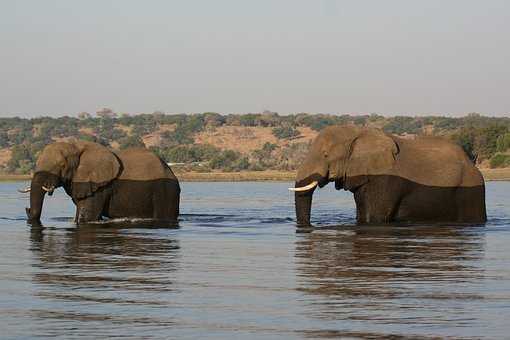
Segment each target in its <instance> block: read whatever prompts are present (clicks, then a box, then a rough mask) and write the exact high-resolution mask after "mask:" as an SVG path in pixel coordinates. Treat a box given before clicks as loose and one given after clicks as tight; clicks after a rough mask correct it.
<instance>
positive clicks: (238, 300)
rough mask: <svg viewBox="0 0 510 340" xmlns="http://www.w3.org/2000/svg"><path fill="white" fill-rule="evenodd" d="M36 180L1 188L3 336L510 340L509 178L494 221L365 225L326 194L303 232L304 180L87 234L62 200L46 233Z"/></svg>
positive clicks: (254, 187) (218, 186)
mask: <svg viewBox="0 0 510 340" xmlns="http://www.w3.org/2000/svg"><path fill="white" fill-rule="evenodd" d="M24 184H25V183H0V202H1V204H0V233H1V234H0V331H1V336H2V337H7V338H26V337H34V336H41V337H44V338H46V337H52V338H53V337H60V338H65V339H68V338H103V337H105V336H123V337H127V338H130V337H132V338H140V337H157V338H180V339H194V338H204V337H210V338H217V339H225V338H250V339H251V338H268V339H278V338H283V339H289V338H337V337H341V336H344V337H351V338H384V337H393V338H395V337H399V336H405V337H421V338H427V337H455V338H507V337H508V336H509V334H510V322H509V320H510V204H509V203H510V182H498V183H496V182H492V183H488V185H487V207H488V215H489V223H488V224H487V225H486V226H485V227H480V226H463V227H460V226H442V227H438V226H419V227H418V226H413V227H402V226H399V227H397V226H393V227H356V226H354V225H353V224H354V203H353V200H352V197H351V194H350V193H348V192H338V191H335V190H334V189H333V188H332V186H329V187H326V188H324V189H321V190H320V192H318V193H317V194H316V195H315V198H314V199H315V201H314V209H313V216H314V219H315V222H316V223H317V224H318V225H319V226H320V227H321V228H320V229H318V230H316V231H314V232H311V233H296V231H295V226H294V223H293V218H294V207H293V196H292V194H291V193H290V192H288V191H287V187H288V186H290V185H291V184H290V183H182V193H183V194H182V204H181V208H182V210H181V211H182V213H183V215H182V217H181V222H180V228H179V229H164V228H150V223H141V222H137V221H133V222H129V221H124V222H122V221H119V222H117V223H114V224H105V225H93V226H85V227H79V228H77V227H75V225H73V223H72V222H71V219H72V216H73V215H74V206H73V204H72V202H71V201H70V199H69V198H68V197H67V196H66V195H65V193H63V192H62V191H60V190H59V191H58V192H56V193H55V195H54V196H53V198H49V199H47V200H46V202H45V209H44V216H43V224H44V225H45V226H46V229H44V230H43V231H39V230H31V228H30V227H29V226H27V225H26V223H25V216H24V214H25V212H24V207H25V206H26V205H27V204H28V200H27V195H24V194H19V193H17V192H16V189H17V188H19V187H23V186H24Z"/></svg>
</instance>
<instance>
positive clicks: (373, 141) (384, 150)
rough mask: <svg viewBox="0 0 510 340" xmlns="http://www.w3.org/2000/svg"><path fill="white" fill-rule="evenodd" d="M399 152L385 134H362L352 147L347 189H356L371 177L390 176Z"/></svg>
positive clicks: (376, 132)
mask: <svg viewBox="0 0 510 340" xmlns="http://www.w3.org/2000/svg"><path fill="white" fill-rule="evenodd" d="M398 152H399V149H398V145H397V144H396V143H395V141H394V140H393V139H392V138H391V137H389V136H388V135H386V134H385V133H384V132H382V131H380V130H366V131H364V132H362V133H361V134H360V135H359V136H358V137H357V138H355V139H354V140H353V141H352V143H351V145H350V149H349V157H348V160H347V166H346V172H345V188H346V189H347V190H350V189H353V188H356V187H358V186H360V185H362V184H364V183H366V182H367V181H368V180H369V176H373V175H388V174H390V173H391V170H392V168H393V166H394V164H395V159H396V155H397V154H398Z"/></svg>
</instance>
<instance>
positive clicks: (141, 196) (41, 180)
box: [25, 140, 181, 225]
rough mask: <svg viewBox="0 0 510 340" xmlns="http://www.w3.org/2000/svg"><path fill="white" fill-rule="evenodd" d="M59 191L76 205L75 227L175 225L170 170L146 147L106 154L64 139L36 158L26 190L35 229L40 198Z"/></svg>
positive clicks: (176, 194) (175, 186)
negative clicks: (144, 222) (121, 222)
mask: <svg viewBox="0 0 510 340" xmlns="http://www.w3.org/2000/svg"><path fill="white" fill-rule="evenodd" d="M58 187H63V188H64V190H65V192H66V193H67V194H68V195H69V196H71V198H72V200H73V202H74V204H75V205H76V215H75V222H76V223H77V224H78V225H79V224H82V223H87V222H92V221H98V220H101V218H102V217H109V218H124V217H127V218H150V219H154V220H157V221H164V222H165V223H166V222H169V223H174V224H175V223H177V219H178V216H179V200H180V192H181V189H180V186H179V181H178V180H177V178H176V177H175V175H174V173H173V172H172V169H170V167H169V166H168V165H167V164H166V163H165V162H163V161H162V160H161V159H160V158H159V157H157V156H156V155H155V154H153V153H152V152H151V151H149V150H147V149H145V148H128V149H125V150H121V151H111V150H109V149H108V148H106V147H104V146H102V145H100V144H97V143H93V142H88V141H80V140H69V141H66V142H55V143H52V144H49V145H47V146H46V147H45V148H44V149H43V150H42V151H41V153H40V155H39V157H38V159H37V162H36V167H35V171H34V175H33V177H32V181H31V184H30V187H29V188H27V189H26V190H25V191H26V192H28V191H29V192H30V208H27V209H26V212H27V216H28V222H29V223H30V224H32V225H40V217H41V211H42V206H43V202H44V197H45V194H46V193H47V194H48V195H50V196H51V195H52V194H53V191H54V190H55V188H58Z"/></svg>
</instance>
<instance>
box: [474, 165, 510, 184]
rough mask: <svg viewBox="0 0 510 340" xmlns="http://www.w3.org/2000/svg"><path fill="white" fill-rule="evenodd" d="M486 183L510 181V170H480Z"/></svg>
mask: <svg viewBox="0 0 510 340" xmlns="http://www.w3.org/2000/svg"><path fill="white" fill-rule="evenodd" d="M480 171H481V172H482V174H483V177H484V178H485V180H486V181H510V168H501V169H480Z"/></svg>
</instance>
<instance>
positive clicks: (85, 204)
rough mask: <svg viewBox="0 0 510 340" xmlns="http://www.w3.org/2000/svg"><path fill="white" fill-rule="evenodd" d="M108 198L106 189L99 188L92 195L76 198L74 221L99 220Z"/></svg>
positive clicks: (79, 222)
mask: <svg viewBox="0 0 510 340" xmlns="http://www.w3.org/2000/svg"><path fill="white" fill-rule="evenodd" d="M108 198H109V196H108V190H100V191H97V192H95V193H94V195H92V196H89V197H86V198H84V199H81V200H78V201H77V202H76V223H78V224H81V223H86V222H93V221H99V220H101V216H102V214H103V211H104V209H105V206H106V203H107V201H108Z"/></svg>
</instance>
